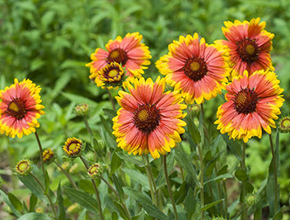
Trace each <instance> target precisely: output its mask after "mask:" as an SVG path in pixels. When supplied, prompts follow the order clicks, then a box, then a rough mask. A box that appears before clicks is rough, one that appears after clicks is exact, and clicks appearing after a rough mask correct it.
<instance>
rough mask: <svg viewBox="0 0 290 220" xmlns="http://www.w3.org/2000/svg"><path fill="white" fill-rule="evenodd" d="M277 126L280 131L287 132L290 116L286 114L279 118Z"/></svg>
mask: <svg viewBox="0 0 290 220" xmlns="http://www.w3.org/2000/svg"><path fill="white" fill-rule="evenodd" d="M278 128H279V130H280V132H282V133H289V132H290V117H289V116H286V117H283V118H281V119H280V121H279V123H278Z"/></svg>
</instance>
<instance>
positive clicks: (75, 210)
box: [67, 203, 81, 214]
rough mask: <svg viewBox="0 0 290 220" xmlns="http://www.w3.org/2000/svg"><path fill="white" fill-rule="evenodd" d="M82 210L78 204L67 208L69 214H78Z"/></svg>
mask: <svg viewBox="0 0 290 220" xmlns="http://www.w3.org/2000/svg"><path fill="white" fill-rule="evenodd" d="M80 210H81V207H80V205H79V204H78V203H74V204H72V205H70V206H69V207H68V208H67V212H68V213H70V214H76V213H78V212H79V211H80Z"/></svg>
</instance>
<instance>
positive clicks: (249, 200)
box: [245, 193, 258, 207]
mask: <svg viewBox="0 0 290 220" xmlns="http://www.w3.org/2000/svg"><path fill="white" fill-rule="evenodd" d="M245 201H246V204H247V206H248V207H250V206H253V205H255V204H257V202H258V196H257V194H256V193H249V194H247V195H246V196H245Z"/></svg>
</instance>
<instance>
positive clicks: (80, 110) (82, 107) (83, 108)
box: [75, 103, 90, 116]
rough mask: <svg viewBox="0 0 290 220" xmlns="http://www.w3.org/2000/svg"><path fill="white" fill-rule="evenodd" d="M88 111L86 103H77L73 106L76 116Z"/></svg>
mask: <svg viewBox="0 0 290 220" xmlns="http://www.w3.org/2000/svg"><path fill="white" fill-rule="evenodd" d="M89 111H90V106H89V104H87V103H83V104H79V105H77V106H76V107H75V113H76V114H77V115H78V116H85V115H88V114H89Z"/></svg>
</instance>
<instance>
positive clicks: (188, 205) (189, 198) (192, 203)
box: [184, 188, 196, 220]
mask: <svg viewBox="0 0 290 220" xmlns="http://www.w3.org/2000/svg"><path fill="white" fill-rule="evenodd" d="M184 208H185V211H186V213H187V220H190V219H191V216H192V215H193V213H194V211H195V209H196V199H195V195H194V192H193V190H192V189H191V188H190V189H189V190H188V193H187V195H186V198H185V203H184Z"/></svg>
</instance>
